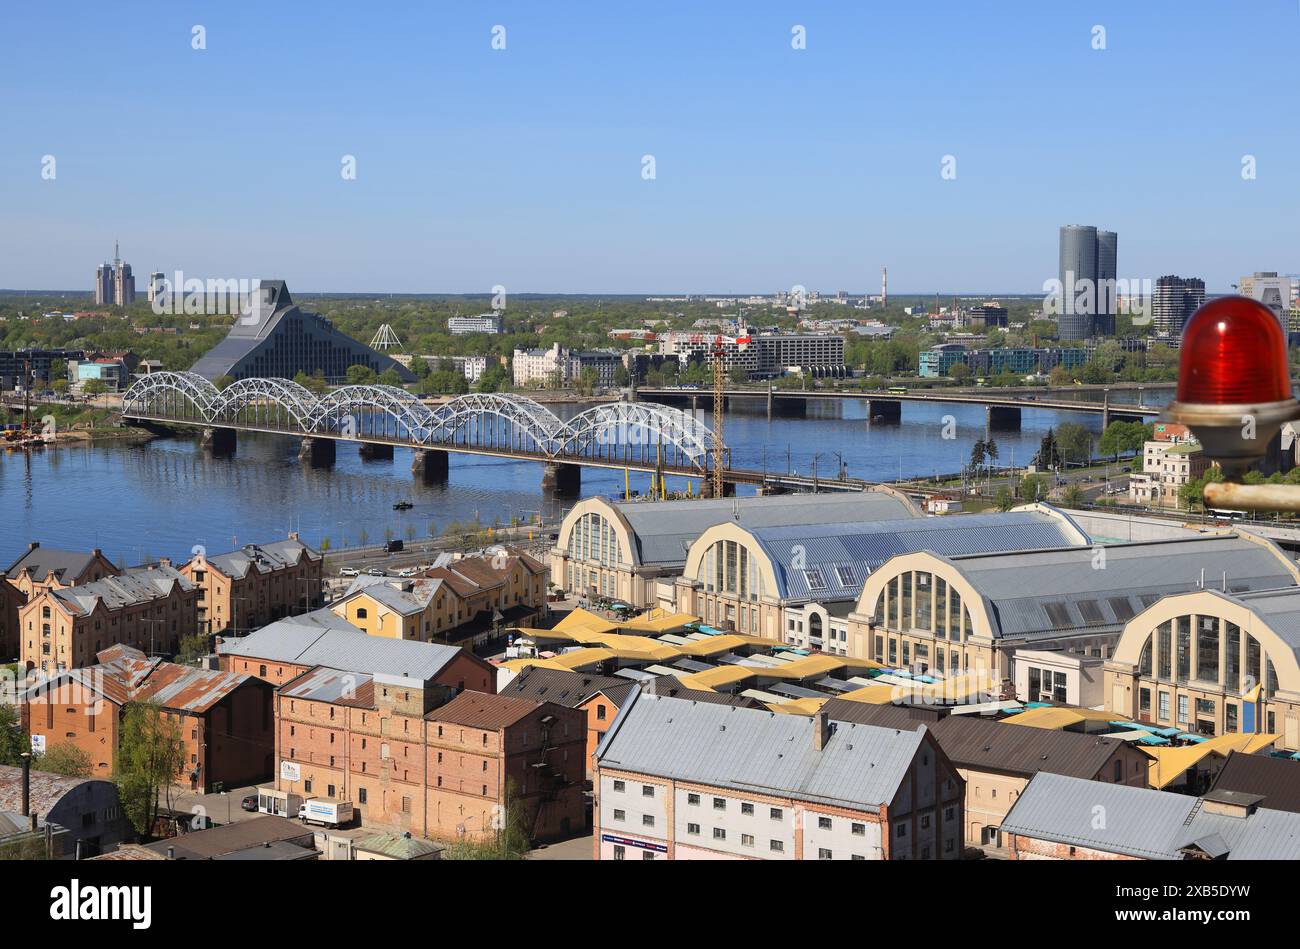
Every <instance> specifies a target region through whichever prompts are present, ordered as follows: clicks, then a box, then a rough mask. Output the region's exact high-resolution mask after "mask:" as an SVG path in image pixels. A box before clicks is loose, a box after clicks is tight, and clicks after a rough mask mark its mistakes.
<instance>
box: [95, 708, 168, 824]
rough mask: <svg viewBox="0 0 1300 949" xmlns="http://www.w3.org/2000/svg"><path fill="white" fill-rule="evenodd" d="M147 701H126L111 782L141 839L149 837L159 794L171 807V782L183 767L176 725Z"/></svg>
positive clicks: (159, 709) (157, 807) (155, 815)
mask: <svg viewBox="0 0 1300 949" xmlns="http://www.w3.org/2000/svg"><path fill="white" fill-rule="evenodd" d="M164 714H165V713H164V712H163V710H162V707H161V706H159V705H156V704H154V703H151V702H130V703H128V704H127V706H126V708H125V709H124V710H123V714H122V726H121V732H120V733H119V736H118V744H117V755H116V758H115V760H114V764H113V782H114V783H115V784H116V785H117V791H118V796H119V797H120V798H121V800H122V810H123V811H124V812H125V814H126V816H127V819H128V820H130V821H131V826H133V827H134V828H135V829H136V832H137V833H139V834H140V835H141V836H142V837H150V836H152V835H153V832H154V826H155V824H156V823H157V819H158V811H159V800H158V798H159V795H160V794H162V793H164V792H165V793H166V797H167V804H168V807H169V808H170V805H171V788H172V782H173V781H174V780H175V779H176V778H177V776H178V775H180V773H181V770H182V768H184V766H185V743H184V741H183V740H182V738H181V730H180V726H179V725H178V724H177V723H176V722H174V721H172V720H170V719H169V718H165V717H164Z"/></svg>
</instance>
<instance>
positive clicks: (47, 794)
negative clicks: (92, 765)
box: [0, 765, 94, 829]
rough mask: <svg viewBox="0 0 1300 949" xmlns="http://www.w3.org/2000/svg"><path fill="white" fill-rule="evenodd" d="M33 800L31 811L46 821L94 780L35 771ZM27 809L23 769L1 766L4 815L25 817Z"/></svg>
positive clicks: (0, 796) (0, 795)
mask: <svg viewBox="0 0 1300 949" xmlns="http://www.w3.org/2000/svg"><path fill="white" fill-rule="evenodd" d="M30 780H31V796H30V799H29V807H30V810H31V812H32V813H35V814H39V815H41V816H42V817H44V816H45V815H47V814H49V813H50V811H52V810H54V808H55V806H56V805H57V804H58V803H59V801H61V800H63V796H64V795H65V794H67V793H68V792H70V791H73V790H76V789H77V788H79V787H81V786H82V785H83V784H89V783H90V782H91V781H92V780H94V779H92V778H69V777H65V776H63V775H61V774H54V773H52V772H50V771H37V770H36V769H35V768H32V770H31V778H30ZM22 808H23V769H22V768H15V767H12V766H10V765H0V811H7V812H9V813H12V814H19V815H21V814H22ZM24 829H25V828H24Z"/></svg>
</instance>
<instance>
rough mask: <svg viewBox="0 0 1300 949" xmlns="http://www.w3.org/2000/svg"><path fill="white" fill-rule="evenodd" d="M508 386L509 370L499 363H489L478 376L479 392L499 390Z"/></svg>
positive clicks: (477, 387)
mask: <svg viewBox="0 0 1300 949" xmlns="http://www.w3.org/2000/svg"><path fill="white" fill-rule="evenodd" d="M509 386H510V372H509V371H508V370H507V369H506V367H505V366H503V365H501V364H500V363H490V364H489V365H488V367H487V368H486V369H484V370H483V374H482V375H480V376H479V377H478V385H477V386H475V388H476V389H478V391H479V392H500V391H502V390H503V389H507V388H509Z"/></svg>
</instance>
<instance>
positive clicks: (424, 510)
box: [0, 397, 1152, 566]
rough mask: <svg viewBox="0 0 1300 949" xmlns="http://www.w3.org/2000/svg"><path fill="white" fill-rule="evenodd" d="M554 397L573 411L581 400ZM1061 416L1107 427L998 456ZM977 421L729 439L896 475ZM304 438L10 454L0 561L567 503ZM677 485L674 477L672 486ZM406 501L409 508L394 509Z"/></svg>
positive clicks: (843, 413) (406, 533)
mask: <svg viewBox="0 0 1300 949" xmlns="http://www.w3.org/2000/svg"><path fill="white" fill-rule="evenodd" d="M700 401H701V402H705V401H707V400H706V399H705V398H701V400H700ZM1150 401H1152V400H1151V399H1150V398H1149V397H1148V402H1150ZM551 408H552V409H553V410H554V411H556V413H557V414H558V415H560V416H561V417H564V418H567V417H568V416H570V415H572V414H574V413H575V412H576V411H579V410H580V409H581V408H582V407H581V406H554V405H553V406H551ZM945 416H951V417H952V422H953V423H954V424H953V425H950V426H947V427H948V428H949V429H950V434H952V435H953V436H954V437H952V438H945V437H944V435H945V427H946V426H945ZM1063 421H1075V422H1079V423H1081V424H1083V425H1085V426H1087V427H1088V428H1089V429H1090V430H1092V431H1094V432H1099V431H1100V428H1101V417H1100V416H1099V415H1092V414H1087V413H1073V412H1054V411H1052V412H1049V411H1038V410H1033V411H1025V412H1023V413H1022V422H1021V427H1020V430H1019V431H995V432H994V438H995V440H996V441H997V444H998V448H999V463H1001V464H1016V465H1024V464H1025V463H1027V462H1028V461H1029V460H1030V458H1031V457H1032V456H1033V454H1034V452H1035V451H1036V450H1037V448H1038V444H1039V442H1040V440H1041V439H1042V437H1043V434H1044V433H1045V432H1046V431H1047V429H1048V428H1049V427H1051V426H1055V425H1059V424H1060V423H1061V422H1063ZM705 422H706V424H708V423H709V422H710V420H709V417H708V413H705ZM984 427H985V410H984V409H983V408H982V407H980V406H962V405H939V404H934V405H930V404H923V403H905V404H904V406H903V417H902V422H901V424H893V425H890V424H881V423H872V422H870V421H869V420H868V418H867V407H866V405H865V404H861V403H857V402H846V403H843V404H840V403H835V402H818V401H811V402H809V403H808V410H807V417H806V418H774V419H770V420H769V419H768V418H767V417H766V415H765V414H764V413H763V409H762V404H761V403H752V404H749V405H748V406H747V405H745V404H743V403H737V405H736V407H735V408H734V409H733V411H731V412H729V413H728V416H727V420H726V440H727V444H728V446H729V447H730V449H731V457H732V464H733V465H734V466H736V467H743V468H755V469H760V468H763V467H766V468H767V469H768V470H771V471H782V472H783V471H786V470H787V468H788V469H789V470H791V471H795V472H798V473H800V474H811V473H812V470H813V460H814V456H816V455H818V454H820V458H819V459H818V461H817V465H818V469H817V470H818V474H820V475H822V476H824V477H826V478H834V477H835V471H836V466H837V464H838V461H837V459H836V457H835V452H839V453H841V454H842V456H843V460H844V463H845V465H846V466H847V468H848V472H849V474H850V475H851V476H853V477H859V478H866V479H870V480H882V481H888V480H893V479H895V478H898V477H899V476H900V474H901V475H902V476H903V477H920V476H929V475H933V474H934V473H935V472H939V473H949V472H953V471H956V470H958V469H959V468H960V466H961V465H962V464H963V463H964V462H965V461H967V460H968V459H969V457H970V449H971V445H972V444H973V443H974V441H975V439H976V438H979V437H981V436H983V435H984V433H985V431H984ZM298 447H299V443H298V441H297V440H296V439H292V438H281V437H278V436H273V435H242V434H241V435H240V436H239V441H238V447H237V449H236V452H235V453H234V454H233V455H230V456H226V457H214V456H213V455H212V454H210V453H209V452H207V451H205V450H204V449H202V448H200V446H199V444H198V441H197V440H196V439H188V438H184V439H181V438H166V439H157V440H154V441H152V442H148V443H146V444H140V445H125V444H114V443H112V442H100V443H97V444H95V445H92V446H89V447H85V446H70V447H62V448H59V449H49V450H45V451H43V452H35V453H32V454H30V455H25V454H23V453H18V452H11V453H5V454H3V455H0V560H3V561H4V562H5V565H6V566H7V565H8V564H9V563H11V562H12V561H13V560H15V559H17V557H18V556H19V554H20V553H22V551H23V550H24V549H25V548H26V546H27V543H28V542H29V541H31V540H39V541H40V542H41V543H42V544H43V545H45V546H51V547H62V548H70V549H83V550H84V549H89V548H92V547H99V548H101V549H102V550H103V551H104V552H105V554H107V555H108V556H109V557H110V558H111V559H112V560H113V561H114V562H126V563H132V564H134V563H141V562H144V561H145V560H148V559H152V558H157V557H161V556H169V557H172V558H174V559H178V560H183V559H186V558H188V556H189V553H190V551H191V550H192V549H193V547H194V546H195V545H196V544H201V545H203V546H204V547H205V548H207V549H208V550H209V551H220V550H228V549H231V548H233V547H236V546H238V545H240V544H245V543H258V542H265V541H270V540H274V539H277V538H281V537H283V536H284V535H285V534H286V533H287V532H288V531H290V530H297V531H299V532H300V533H301V534H302V537H303V539H304V540H305V541H307V542H308V543H310V544H313V545H319V544H320V543H321V541H322V540H323V539H324V538H329V540H330V544H331V546H332V547H334V548H338V547H340V546H344V545H348V544H352V545H355V544H357V543H360V542H362V541H363V540H366V541H368V542H369V543H372V544H373V543H379V542H382V541H383V540H384V539H385V537H386V536H389V535H390V534H391V536H392V537H396V538H401V539H408V540H409V539H413V538H424V537H426V536H428V535H429V534H430V532H431V531H433V532H437V533H440V532H442V531H443V530H444V529H445V528H446V527H447V525H448V524H450V523H452V522H453V521H457V522H466V521H473V520H475V519H476V518H477V519H479V520H480V521H482V522H483V523H485V524H491V523H493V522H495V521H499V522H500V523H508V522H509V521H510V519H511V518H512V517H519V518H523V519H530V518H533V517H536V516H537V515H539V514H543V515H545V516H546V517H547V518H548V519H551V518H554V517H557V516H559V515H561V514H562V513H563V511H564V510H565V509H566V508H567V507H569V506H571V505H572V503H573V501H572V499H567V500H565V499H557V498H554V497H549V496H545V495H543V493H542V491H541V486H540V483H541V476H542V469H541V466H540V465H538V464H536V463H533V462H513V461H503V460H496V459H491V458H484V457H478V456H472V455H458V454H452V455H451V456H450V457H451V470H450V475H449V478H448V480H447V482H446V483H444V484H437V485H425V484H422V483H420V482H419V481H417V480H416V479H415V478H413V477H412V475H411V457H412V456H411V452H410V451H406V450H402V449H397V450H396V451H395V452H394V457H393V459H392V460H383V461H370V460H363V459H361V458H360V457H359V453H358V451H357V448H356V447H355V446H352V445H346V444H342V443H341V444H340V445H339V449H338V455H337V460H336V462H335V464H334V466H333V467H332V468H330V469H321V468H311V467H309V466H307V465H305V464H302V463H300V462H299V461H298V457H297V455H298ZM623 480H624V478H623V472H621V471H612V470H605V469H599V468H584V469H583V471H582V495H583V496H584V497H585V496H590V495H593V494H604V495H614V494H617V493H619V492H621V491H622V490H623ZM631 484H632V487H633V489H634V490H639V491H644V490H645V489H646V488H647V486H648V484H649V476H648V475H643V474H637V473H633V474H632V475H631ZM684 486H685V483H684V481H680V480H676V479H670V481H669V488H670V489H673V488H676V489H680V488H683V487H684ZM693 489H694V490H698V482H695V483H694V484H693ZM741 490H742V492H744V491H745V490H746V489H744V488H742V489H741ZM748 490H750V491H752V489H748ZM400 500H409V501H411V502H412V503H413V504H414V507H413V508H412V509H411V510H409V511H394V510H393V504H394V503H395V502H397V501H400ZM363 532H364V536H363Z"/></svg>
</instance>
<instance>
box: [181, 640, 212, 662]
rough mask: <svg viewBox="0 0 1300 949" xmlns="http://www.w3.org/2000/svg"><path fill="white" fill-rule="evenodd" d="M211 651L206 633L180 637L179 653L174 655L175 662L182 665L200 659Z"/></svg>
mask: <svg viewBox="0 0 1300 949" xmlns="http://www.w3.org/2000/svg"><path fill="white" fill-rule="evenodd" d="M211 651H212V646H211V644H210V643H209V642H208V636H207V633H195V634H194V635H192V636H183V637H181V651H180V652H178V653H177V654H176V661H177V662H179V663H183V664H188V663H191V662H195V661H196V660H199V659H202V658H203V657H204V656H206V655H207V654H208V653H210V652H211Z"/></svg>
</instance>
